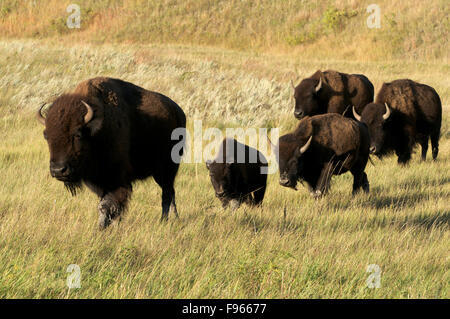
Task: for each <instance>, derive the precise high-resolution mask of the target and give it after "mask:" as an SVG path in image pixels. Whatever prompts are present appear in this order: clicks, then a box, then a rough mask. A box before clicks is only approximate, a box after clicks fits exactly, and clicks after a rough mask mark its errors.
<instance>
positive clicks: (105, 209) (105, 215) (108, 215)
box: [98, 199, 120, 229]
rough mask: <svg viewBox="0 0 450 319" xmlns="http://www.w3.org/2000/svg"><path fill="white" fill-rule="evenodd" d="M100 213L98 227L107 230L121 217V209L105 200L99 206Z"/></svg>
mask: <svg viewBox="0 0 450 319" xmlns="http://www.w3.org/2000/svg"><path fill="white" fill-rule="evenodd" d="M98 212H99V216H98V227H99V228H100V229H105V228H106V227H108V226H109V225H110V224H111V222H112V221H113V219H115V218H117V217H119V215H120V208H119V207H117V205H115V204H114V203H113V202H112V201H110V200H105V199H103V200H101V201H100V203H99V204H98Z"/></svg>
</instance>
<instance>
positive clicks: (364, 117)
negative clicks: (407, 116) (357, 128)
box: [353, 103, 391, 156]
mask: <svg viewBox="0 0 450 319" xmlns="http://www.w3.org/2000/svg"><path fill="white" fill-rule="evenodd" d="M353 116H354V117H355V119H357V120H358V121H360V122H363V123H365V124H366V125H367V127H368V129H369V134H370V152H371V153H372V154H375V155H379V156H381V155H383V154H384V149H385V147H384V144H385V140H386V135H387V128H386V126H387V124H388V120H389V118H390V116H391V109H390V108H389V106H388V104H387V103H385V104H384V105H383V104H379V103H370V104H368V105H366V106H365V107H364V110H363V112H362V114H361V115H359V114H358V113H357V112H356V110H355V107H354V106H353Z"/></svg>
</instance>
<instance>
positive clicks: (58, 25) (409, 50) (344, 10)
mask: <svg viewBox="0 0 450 319" xmlns="http://www.w3.org/2000/svg"><path fill="white" fill-rule="evenodd" d="M72 3H74V1H72V0H27V1H17V0H2V1H0V35H2V37H5V38H23V37H27V38H34V39H43V38H52V39H55V40H57V41H61V39H65V40H70V41H82V42H85V41H89V42H93V43H103V42H108V43H111V42H115V43H121V42H126V43H165V44H174V43H175V44H185V45H209V46H214V47H217V46H219V47H222V48H231V49H238V50H241V51H249V50H251V51H254V52H267V51H269V52H284V53H286V52H287V53H293V52H295V53H296V54H298V55H300V56H301V57H302V58H303V59H305V58H308V59H311V58H314V59H317V58H321V59H323V58H330V57H334V58H335V59H336V58H337V59H346V60H354V59H358V60H361V61H374V60H377V61H385V60H386V59H389V60H390V59H409V60H411V61H415V60H417V59H426V60H430V59H433V60H434V59H448V58H449V51H450V50H449V39H450V36H449V30H450V6H449V5H448V0H430V1H418V2H416V3H414V5H411V3H409V2H407V1H388V0H377V1H372V0H362V1H361V0H326V1H308V0H280V1H273V0H127V1H123V0H96V1H92V0H78V1H76V2H75V3H77V4H78V5H79V6H80V14H81V28H80V29H68V28H67V26H66V21H67V18H68V17H69V15H70V12H67V11H66V10H67V7H68V5H69V4H72ZM373 3H375V4H377V5H378V6H379V8H380V19H381V20H380V24H381V28H379V29H377V28H372V29H371V28H368V27H367V25H366V21H367V19H368V18H369V15H370V12H367V7H368V6H369V5H370V4H373ZM71 12H73V11H71Z"/></svg>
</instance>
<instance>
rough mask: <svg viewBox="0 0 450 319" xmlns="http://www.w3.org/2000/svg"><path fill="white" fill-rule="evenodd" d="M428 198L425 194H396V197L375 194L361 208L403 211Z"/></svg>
mask: <svg viewBox="0 0 450 319" xmlns="http://www.w3.org/2000/svg"><path fill="white" fill-rule="evenodd" d="M427 198H429V195H427V194H420V193H419V194H396V195H389V194H387V195H385V194H377V195H374V196H371V198H368V200H367V201H364V202H363V203H362V206H363V207H369V208H375V209H383V208H393V209H403V208H410V207H414V206H416V205H417V203H419V202H420V201H422V200H425V199H427Z"/></svg>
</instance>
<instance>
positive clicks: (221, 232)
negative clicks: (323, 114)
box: [0, 2, 450, 298]
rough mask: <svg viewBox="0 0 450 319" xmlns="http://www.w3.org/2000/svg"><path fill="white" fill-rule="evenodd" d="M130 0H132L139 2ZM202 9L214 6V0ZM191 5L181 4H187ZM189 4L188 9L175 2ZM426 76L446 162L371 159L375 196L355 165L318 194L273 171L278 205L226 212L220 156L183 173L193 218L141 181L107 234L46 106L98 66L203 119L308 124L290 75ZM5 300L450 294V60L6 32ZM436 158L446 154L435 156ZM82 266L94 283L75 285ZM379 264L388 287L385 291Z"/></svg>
mask: <svg viewBox="0 0 450 319" xmlns="http://www.w3.org/2000/svg"><path fill="white" fill-rule="evenodd" d="M127 3H128V2H127ZM199 5H200V4H199ZM175 7H176V6H175ZM173 10H175V9H173ZM318 68H322V69H326V68H335V69H337V70H341V71H344V72H358V73H364V74H366V75H367V76H368V77H369V78H370V79H371V80H372V81H373V82H374V84H375V86H376V89H378V88H379V87H380V85H381V83H382V82H383V81H388V80H392V79H396V78H403V77H408V78H413V79H416V80H419V81H421V82H424V83H427V84H429V85H431V86H433V87H435V88H436V90H437V91H438V93H439V94H440V96H441V98H442V101H443V104H444V120H443V127H442V138H441V147H440V154H439V157H438V160H437V161H436V162H433V161H431V160H430V159H428V160H427V161H426V162H420V161H419V157H420V156H419V154H416V155H414V156H413V159H412V162H411V163H410V165H409V166H407V167H400V166H398V165H397V164H396V160H395V158H394V157H390V158H387V159H386V160H383V161H379V160H377V159H374V163H375V165H371V164H369V165H368V167H367V174H368V178H369V181H370V185H371V192H370V194H369V195H365V194H358V195H356V196H352V195H351V186H352V179H351V175H350V174H346V175H342V176H339V177H335V178H334V179H333V184H332V188H331V193H330V194H329V195H327V196H326V197H324V198H322V199H320V200H314V199H313V198H311V197H310V196H309V194H308V191H307V190H306V189H304V188H301V187H300V188H299V191H297V192H294V191H292V190H290V189H286V188H282V187H281V186H279V185H278V182H277V176H276V175H271V176H269V179H268V189H267V193H266V197H265V200H264V203H263V207H262V208H249V207H247V206H242V207H241V208H239V209H238V210H237V211H235V212H230V211H223V210H222V209H221V207H220V203H219V201H218V200H217V199H216V198H215V197H214V192H213V189H212V187H211V185H210V182H209V177H208V174H207V171H206V168H205V167H204V164H197V165H196V164H183V165H181V167H180V171H179V175H178V178H177V180H176V191H177V203H178V207H179V211H180V219H179V220H173V219H171V220H170V221H169V222H168V223H167V224H164V223H163V224H161V223H159V222H158V220H159V218H160V213H161V206H160V196H161V191H160V189H159V188H158V186H157V185H156V184H155V183H154V182H153V181H152V180H151V179H149V180H147V181H145V182H141V183H137V184H136V185H135V187H134V193H133V198H132V200H131V202H130V206H129V209H128V212H127V213H126V214H125V216H124V219H123V221H122V222H121V223H120V224H119V225H114V226H113V227H111V228H110V229H108V230H106V231H104V232H99V231H98V230H97V227H96V220H97V211H96V207H97V200H98V199H97V198H95V196H94V195H93V194H92V193H91V192H89V191H83V192H81V193H80V194H79V195H78V196H77V197H71V196H70V195H69V194H68V193H67V192H66V191H65V190H64V187H63V185H62V184H61V183H60V182H57V181H56V180H54V179H52V178H51V177H50V176H49V173H48V150H47V145H46V143H45V140H44V139H43V137H42V130H43V128H42V126H41V125H40V124H38V123H37V121H36V120H35V119H34V112H35V110H36V108H37V107H38V106H39V103H40V102H41V101H44V100H47V99H50V98H51V97H52V96H54V95H55V94H59V93H61V92H63V91H66V90H69V89H71V88H73V87H74V86H75V85H76V83H78V82H79V81H81V80H85V79H86V78H89V77H93V76H99V75H103V76H112V77H118V78H122V79H125V80H128V81H131V82H134V83H136V84H137V85H140V86H143V87H145V88H148V89H151V90H155V91H158V92H161V93H163V94H166V95H168V96H170V97H171V98H173V99H174V100H175V101H176V102H177V103H178V104H179V105H180V106H181V107H182V108H183V109H184V110H185V112H186V114H187V117H188V127H189V128H190V129H192V121H193V120H194V119H202V120H203V125H204V127H208V126H216V127H220V128H224V127H229V126H242V127H281V131H282V133H285V132H287V131H288V130H289V129H291V128H292V127H294V126H295V124H296V121H295V119H294V118H293V116H292V114H291V113H292V108H293V102H292V100H291V95H292V92H291V89H290V86H289V84H288V83H289V80H290V79H297V78H300V77H302V76H305V75H309V74H312V73H313V72H314V71H315V70H316V69H318ZM0 70H2V72H1V73H0V88H1V94H0V134H1V142H0V180H1V183H0V297H3V298H13V297H15V298H93V297H97V298H143V297H148V298H186V297H189V298H206V297H208V298H330V297H335V298H369V297H376V298H417V297H419V298H448V297H449V285H448V283H449V279H450V278H449V269H450V268H449V266H450V261H449V254H448V247H449V244H450V236H449V235H450V231H449V213H450V208H449V202H450V183H449V182H450V161H449V160H450V133H449V124H450V122H449V116H448V115H449V110H450V106H449V104H448V101H449V98H450V89H449V87H450V86H449V79H448V72H449V66H448V64H445V63H442V62H436V61H435V62H426V61H422V62H420V63H413V62H408V61H395V60H394V61H384V62H370V63H366V62H360V61H359V62H358V61H355V62H352V61H342V60H327V61H320V60H318V59H317V60H303V59H302V60H299V59H292V57H291V56H289V55H288V56H285V55H269V54H252V53H246V52H241V51H231V50H228V51H227V50H222V49H220V50H219V49H213V48H198V47H188V46H179V45H141V44H128V45H112V44H110V45H94V44H91V45H86V44H77V43H66V44H65V45H64V46H61V45H60V44H59V43H56V42H54V41H51V40H49V41H36V40H8V41H5V40H3V41H0ZM429 158H430V155H429ZM69 264H77V265H79V266H80V268H81V288H80V289H68V288H67V286H66V278H67V276H68V275H69V274H68V273H67V272H66V269H67V266H68V265H69ZM369 264H377V265H379V266H380V267H381V270H382V273H381V288H379V289H369V288H367V285H366V280H367V278H368V276H369V273H367V272H366V269H367V266H368V265H369Z"/></svg>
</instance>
